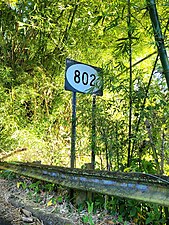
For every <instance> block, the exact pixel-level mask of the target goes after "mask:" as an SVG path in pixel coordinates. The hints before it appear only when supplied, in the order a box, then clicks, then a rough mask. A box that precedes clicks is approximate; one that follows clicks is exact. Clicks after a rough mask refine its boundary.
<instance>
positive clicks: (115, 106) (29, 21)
mask: <svg viewBox="0 0 169 225" xmlns="http://www.w3.org/2000/svg"><path fill="white" fill-rule="evenodd" d="M129 3H130V2H129V1H128V2H127V1H126V0H120V1H115V0H111V1H110V0H98V1H95V0H91V1H90V2H89V1H87V0H80V1H79V0H73V1H68V0H59V1H58V0H48V1H47V0H29V1H26V0H22V1H21V0H18V1H17V0H11V1H10V0H9V1H7V0H4V1H3V0H1V1H0V15H1V16H0V34H1V35H0V137H1V138H0V151H1V152H8V151H11V150H14V149H16V148H18V147H21V148H23V147H24V148H25V147H26V148H27V149H28V150H27V151H25V152H24V154H20V155H19V156H18V157H17V160H18V159H20V160H22V161H23V160H25V161H34V160H37V158H38V159H40V160H41V161H42V163H47V164H53V165H61V166H69V165H70V137H71V92H68V91H65V90H64V73H65V59H66V58H67V57H69V58H72V59H75V60H77V61H81V62H83V63H88V64H91V65H94V66H98V67H101V68H102V70H103V79H104V94H103V97H97V100H96V115H95V117H96V129H97V131H96V134H97V135H96V149H95V153H96V168H97V169H109V170H113V171H114V170H119V171H125V172H127V171H140V172H146V173H154V174H169V166H168V160H169V151H168V148H169V138H168V137H169V136H168V134H169V130H168V122H169V121H168V118H169V101H168V90H167V85H166V80H165V78H164V74H163V70H162V67H161V63H160V61H159V59H158V53H157V48H156V43H155V41H154V35H153V29H152V25H151V21H150V18H149V13H148V9H147V4H146V1H137V0H133V1H132V2H131V3H130V4H129ZM168 6H169V3H168V1H167V0H159V1H158V2H157V9H158V13H159V19H160V22H161V28H162V33H163V34H164V40H165V45H166V47H168V40H169V38H168V35H169V32H168V24H169V19H168V13H169V7H168ZM91 117H92V97H91V95H83V94H78V95H77V137H76V167H82V166H83V164H84V163H89V162H90V161H91V135H92V134H91V128H92V122H91ZM19 157H20V158H19ZM14 159H15V160H16V158H14ZM128 207H129V206H128ZM154 224H155V223H154ZM157 224H159V223H157Z"/></svg>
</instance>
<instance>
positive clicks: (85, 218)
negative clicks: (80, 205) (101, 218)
mask: <svg viewBox="0 0 169 225" xmlns="http://www.w3.org/2000/svg"><path fill="white" fill-rule="evenodd" d="M93 205H94V204H93V202H92V203H89V202H87V210H88V215H85V216H83V222H84V224H90V225H94V222H93V219H92V213H93Z"/></svg>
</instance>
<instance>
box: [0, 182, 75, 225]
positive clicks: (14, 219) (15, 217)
mask: <svg viewBox="0 0 169 225" xmlns="http://www.w3.org/2000/svg"><path fill="white" fill-rule="evenodd" d="M27 224H29V225H55V224H56V225H57V224H58V225H62V224H63V225H64V224H65V225H71V224H73V223H72V222H71V221H69V220H68V219H67V218H62V217H59V216H57V215H55V214H51V213H50V210H49V209H45V208H44V207H42V205H40V204H36V203H34V202H33V201H29V200H28V198H27V193H26V191H23V190H21V189H20V188H17V180H8V179H3V178H0V225H27Z"/></svg>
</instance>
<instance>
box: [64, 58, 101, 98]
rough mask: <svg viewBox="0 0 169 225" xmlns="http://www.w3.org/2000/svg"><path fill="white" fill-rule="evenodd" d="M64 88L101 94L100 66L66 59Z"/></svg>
mask: <svg viewBox="0 0 169 225" xmlns="http://www.w3.org/2000/svg"><path fill="white" fill-rule="evenodd" d="M65 90H69V91H72V92H80V93H85V94H86V93H90V94H96V95H100V96H101V95H103V82H102V76H101V68H98V67H94V66H90V65H87V64H84V63H81V62H77V61H74V60H72V59H66V72H65Z"/></svg>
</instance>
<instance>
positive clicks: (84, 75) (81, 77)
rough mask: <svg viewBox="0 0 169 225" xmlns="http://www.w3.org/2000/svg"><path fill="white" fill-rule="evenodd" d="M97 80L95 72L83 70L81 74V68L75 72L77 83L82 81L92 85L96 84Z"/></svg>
mask: <svg viewBox="0 0 169 225" xmlns="http://www.w3.org/2000/svg"><path fill="white" fill-rule="evenodd" d="M89 78H90V79H89ZM95 80H96V75H95V74H90V75H89V74H88V73H87V72H83V73H82V74H81V73H80V71H79V70H75V73H74V82H75V83H77V84H78V83H80V82H82V84H84V85H88V84H89V83H90V86H94V81H95Z"/></svg>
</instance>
